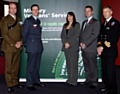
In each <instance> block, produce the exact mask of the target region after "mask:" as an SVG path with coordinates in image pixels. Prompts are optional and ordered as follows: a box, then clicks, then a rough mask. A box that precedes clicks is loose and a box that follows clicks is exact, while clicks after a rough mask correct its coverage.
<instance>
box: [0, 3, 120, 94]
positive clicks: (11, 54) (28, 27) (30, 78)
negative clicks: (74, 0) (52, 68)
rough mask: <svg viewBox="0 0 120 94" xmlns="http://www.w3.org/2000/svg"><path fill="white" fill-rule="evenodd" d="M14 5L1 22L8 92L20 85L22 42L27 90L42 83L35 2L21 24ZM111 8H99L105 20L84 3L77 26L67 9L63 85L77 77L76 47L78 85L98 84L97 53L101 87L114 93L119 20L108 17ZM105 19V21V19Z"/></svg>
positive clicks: (115, 89)
mask: <svg viewBox="0 0 120 94" xmlns="http://www.w3.org/2000/svg"><path fill="white" fill-rule="evenodd" d="M16 12H17V8H16V5H15V4H14V3H10V5H9V14H8V15H7V16H6V17H4V20H3V23H2V29H1V30H2V37H3V42H2V50H3V51H4V53H5V79H6V84H7V87H8V89H7V90H8V92H13V91H14V89H13V87H19V88H22V87H23V85H20V84H19V83H18V79H19V78H18V77H19V76H18V72H19V61H20V52H21V50H22V45H24V46H25V47H26V53H27V56H28V58H27V68H26V81H27V82H26V85H27V88H28V89H29V90H31V91H34V90H36V88H35V87H34V85H38V86H44V84H42V83H41V82H40V76H39V69H40V61H41V56H42V52H43V44H42V40H41V32H42V28H41V27H40V23H41V22H40V20H39V19H38V14H39V6H38V5H37V4H33V5H32V6H31V13H32V15H31V16H30V17H29V18H26V19H25V21H24V24H23V26H22V21H21V20H20V18H18V17H16V15H15V14H16ZM112 12H113V11H112V8H111V7H110V6H106V7H104V8H103V16H104V18H105V22H103V24H102V25H101V26H100V22H99V21H98V20H97V19H95V18H94V17H93V14H94V11H93V8H92V6H86V7H85V16H86V18H87V19H86V20H85V21H83V23H82V26H81V28H80V24H79V22H77V21H76V17H75V14H74V13H73V12H68V13H67V17H66V23H65V24H64V25H63V29H62V32H61V41H62V44H63V46H62V51H64V53H65V57H66V67H67V73H68V79H67V81H66V84H67V85H70V86H76V85H77V79H78V57H79V47H80V48H81V51H82V58H83V64H84V69H85V75H86V80H85V82H84V83H81V85H86V84H90V88H96V87H97V86H98V67H97V54H98V55H100V56H101V61H102V62H101V63H102V64H101V65H102V81H103V82H104V84H105V87H104V88H102V89H101V91H103V92H104V91H108V94H117V82H116V74H115V59H116V57H117V42H118V39H119V34H120V23H119V21H117V20H116V19H114V18H113V17H112ZM106 21H107V22H106Z"/></svg>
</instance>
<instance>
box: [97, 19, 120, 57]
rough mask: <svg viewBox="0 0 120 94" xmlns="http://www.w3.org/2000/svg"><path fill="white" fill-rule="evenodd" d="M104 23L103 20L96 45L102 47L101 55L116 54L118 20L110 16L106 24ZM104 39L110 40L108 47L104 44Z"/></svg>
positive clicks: (119, 33) (119, 34) (118, 30)
mask: <svg viewBox="0 0 120 94" xmlns="http://www.w3.org/2000/svg"><path fill="white" fill-rule="evenodd" d="M104 24H105V22H104V23H103V24H102V26H101V30H100V35H99V39H98V46H103V47H104V49H103V52H102V55H109V56H117V54H118V48H117V42H118V39H119V36H120V23H119V21H118V20H116V19H114V18H111V19H110V21H109V22H108V23H107V24H106V25H104ZM105 41H108V42H110V45H111V47H110V48H108V47H107V46H105V44H104V42H105Z"/></svg>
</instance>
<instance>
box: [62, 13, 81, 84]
mask: <svg viewBox="0 0 120 94" xmlns="http://www.w3.org/2000/svg"><path fill="white" fill-rule="evenodd" d="M79 35H80V24H79V23H78V22H76V18H75V14H74V13H73V12H68V13H67V17H66V23H65V24H64V25H63V29H62V32H61V40H62V44H63V47H62V51H64V53H65V57H66V67H67V73H68V80H67V81H66V84H68V85H71V86H76V85H77V79H78V56H79V54H78V53H79Z"/></svg>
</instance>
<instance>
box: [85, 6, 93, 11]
mask: <svg viewBox="0 0 120 94" xmlns="http://www.w3.org/2000/svg"><path fill="white" fill-rule="evenodd" d="M86 8H90V9H91V11H93V7H92V6H90V5H88V6H86V7H85V9H86Z"/></svg>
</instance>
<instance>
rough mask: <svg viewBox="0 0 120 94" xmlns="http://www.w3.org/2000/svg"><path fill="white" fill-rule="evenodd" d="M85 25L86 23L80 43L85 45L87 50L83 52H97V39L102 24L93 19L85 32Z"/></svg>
mask: <svg viewBox="0 0 120 94" xmlns="http://www.w3.org/2000/svg"><path fill="white" fill-rule="evenodd" d="M84 23H85V21H84V22H83V23H82V29H81V34H80V43H81V42H82V43H84V44H85V45H86V48H85V49H82V50H83V51H86V52H97V39H98V35H99V31H100V23H99V21H97V20H96V19H95V18H92V19H91V20H90V21H89V23H88V24H86V27H85V29H84V30H83V26H84Z"/></svg>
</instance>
